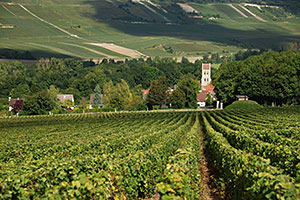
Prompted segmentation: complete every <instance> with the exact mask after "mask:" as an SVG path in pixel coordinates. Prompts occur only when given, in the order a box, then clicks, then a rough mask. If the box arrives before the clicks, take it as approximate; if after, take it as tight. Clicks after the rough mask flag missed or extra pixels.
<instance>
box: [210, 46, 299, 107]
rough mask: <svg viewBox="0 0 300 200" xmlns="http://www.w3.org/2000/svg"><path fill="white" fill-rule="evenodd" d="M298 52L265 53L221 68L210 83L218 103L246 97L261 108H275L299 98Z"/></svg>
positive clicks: (226, 64)
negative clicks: (269, 105) (242, 96)
mask: <svg viewBox="0 0 300 200" xmlns="http://www.w3.org/2000/svg"><path fill="white" fill-rule="evenodd" d="M299 55H300V54H299V52H297V53H294V52H281V53H276V52H272V51H270V52H265V53H264V54H262V55H260V56H253V57H249V58H248V59H246V60H244V61H238V62H228V63H224V64H222V65H221V67H220V68H219V70H218V71H217V72H216V74H215V75H214V80H213V83H214V85H215V91H216V93H217V97H218V99H219V100H222V101H224V102H225V103H227V104H228V103H231V102H233V101H234V100H235V96H236V95H239V94H245V95H247V96H249V98H250V99H253V100H255V101H257V102H258V103H260V104H271V103H272V102H274V103H275V104H276V105H282V104H286V103H288V102H292V101H295V100H296V99H297V98H298V97H299V90H300V83H299V78H300V76H299V75H300V73H299V72H300V71H299V64H300V63H299V60H298V59H297V58H298V57H299Z"/></svg>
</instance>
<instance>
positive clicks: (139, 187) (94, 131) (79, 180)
mask: <svg viewBox="0 0 300 200" xmlns="http://www.w3.org/2000/svg"><path fill="white" fill-rule="evenodd" d="M299 112H300V108H299V107H298V108H297V107H291V108H277V109H270V108H264V109H253V110H252V109H250V110H228V111H224V110H220V111H206V112H204V111H180V112H176V111H166V112H128V113H101V114H73V115H72V114H68V115H55V116H30V117H18V118H1V119H0V136H1V137H0V161H1V162H0V183H1V185H0V186H1V188H0V198H1V199H17V198H18V199H32V198H39V199H44V198H47V199H57V198H59V199H72V198H81V199H125V198H126V199H145V198H146V197H151V196H153V197H154V196H156V199H157V195H158V196H160V199H170V198H171V199H174V198H175V197H177V199H204V197H207V196H209V195H212V191H213V190H214V189H212V190H211V191H210V190H207V189H206V190H205V189H204V188H205V187H206V186H205V184H208V183H204V182H203V181H202V180H203V178H204V177H203V176H214V177H215V179H216V180H215V181H216V183H217V184H222V185H223V190H224V189H226V190H224V191H223V192H225V193H222V192H220V193H219V195H221V196H223V198H225V199H226V198H228V197H232V198H233V199H253V198H255V199H298V198H299V195H300V187H299V183H300V174H299V172H300V169H299V161H300V152H299V151H298V148H299V139H300V135H299V130H300V129H299V121H300V118H299ZM204 152H206V155H205V154H204ZM206 159H208V162H209V163H210V164H209V165H208V166H210V167H213V168H214V171H215V173H216V174H205V173H204V174H203V172H201V169H202V168H203V167H204V166H206V164H205V161H204V160H206ZM208 166H206V167H208ZM206 173H207V172H206ZM217 174H218V175H217ZM216 183H215V184H216ZM224 187H225V188H224ZM219 190H220V188H219ZM221 190H222V189H221Z"/></svg>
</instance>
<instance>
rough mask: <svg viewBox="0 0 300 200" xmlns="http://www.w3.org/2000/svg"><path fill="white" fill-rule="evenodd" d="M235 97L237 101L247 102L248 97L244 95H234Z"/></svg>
mask: <svg viewBox="0 0 300 200" xmlns="http://www.w3.org/2000/svg"><path fill="white" fill-rule="evenodd" d="M235 97H236V100H237V101H243V100H248V99H249V97H248V96H246V95H236V96H235Z"/></svg>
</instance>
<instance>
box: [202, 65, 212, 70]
mask: <svg viewBox="0 0 300 200" xmlns="http://www.w3.org/2000/svg"><path fill="white" fill-rule="evenodd" d="M202 70H210V64H202Z"/></svg>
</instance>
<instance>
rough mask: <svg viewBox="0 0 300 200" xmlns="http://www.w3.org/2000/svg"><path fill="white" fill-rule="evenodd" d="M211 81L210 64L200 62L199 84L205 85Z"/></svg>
mask: <svg viewBox="0 0 300 200" xmlns="http://www.w3.org/2000/svg"><path fill="white" fill-rule="evenodd" d="M210 82H211V64H210V63H209V64H202V79H201V86H202V87H204V86H207V85H209V84H210Z"/></svg>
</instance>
